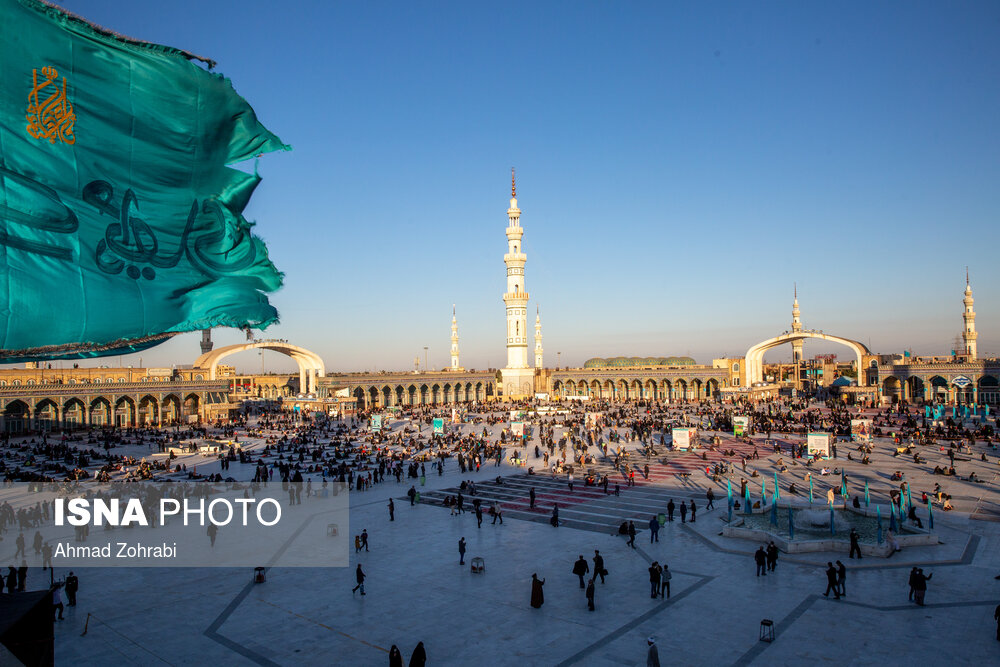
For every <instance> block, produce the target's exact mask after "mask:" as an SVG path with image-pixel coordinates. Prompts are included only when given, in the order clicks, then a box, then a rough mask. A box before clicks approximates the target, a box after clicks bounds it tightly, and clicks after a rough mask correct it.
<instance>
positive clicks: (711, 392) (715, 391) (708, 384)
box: [705, 378, 719, 398]
mask: <svg viewBox="0 0 1000 667" xmlns="http://www.w3.org/2000/svg"><path fill="white" fill-rule="evenodd" d="M718 395H719V380H718V379H716V378H708V379H707V380H705V397H706V398H715V397H716V396H718Z"/></svg>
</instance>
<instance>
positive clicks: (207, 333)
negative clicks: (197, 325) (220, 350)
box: [201, 329, 214, 354]
mask: <svg viewBox="0 0 1000 667" xmlns="http://www.w3.org/2000/svg"><path fill="white" fill-rule="evenodd" d="M212 347H214V345H213V343H212V330H211V329H202V330H201V353H202V354H208V353H209V352H211V351H212Z"/></svg>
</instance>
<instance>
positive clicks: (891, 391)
mask: <svg viewBox="0 0 1000 667" xmlns="http://www.w3.org/2000/svg"><path fill="white" fill-rule="evenodd" d="M901 391H902V383H901V382H900V381H899V378H897V377H894V376H892V375H890V376H889V377H887V378H886V379H885V380H883V381H882V395H883V396H886V397H888V398H890V399H891V400H892V402H893V403H895V402H896V401H898V400H899V399H901V398H902V396H901Z"/></svg>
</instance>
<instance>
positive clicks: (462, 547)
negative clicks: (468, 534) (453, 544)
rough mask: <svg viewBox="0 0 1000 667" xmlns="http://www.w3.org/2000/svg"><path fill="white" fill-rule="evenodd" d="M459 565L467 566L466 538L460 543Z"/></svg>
mask: <svg viewBox="0 0 1000 667" xmlns="http://www.w3.org/2000/svg"><path fill="white" fill-rule="evenodd" d="M458 564H459V565H465V538H464V537H463V538H462V539H460V540H459V541H458Z"/></svg>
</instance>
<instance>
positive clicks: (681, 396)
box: [674, 378, 688, 401]
mask: <svg viewBox="0 0 1000 667" xmlns="http://www.w3.org/2000/svg"><path fill="white" fill-rule="evenodd" d="M687 397H688V381H687V380H685V379H684V378H677V379H676V380H674V398H677V399H678V400H680V401H686V400H687Z"/></svg>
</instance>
